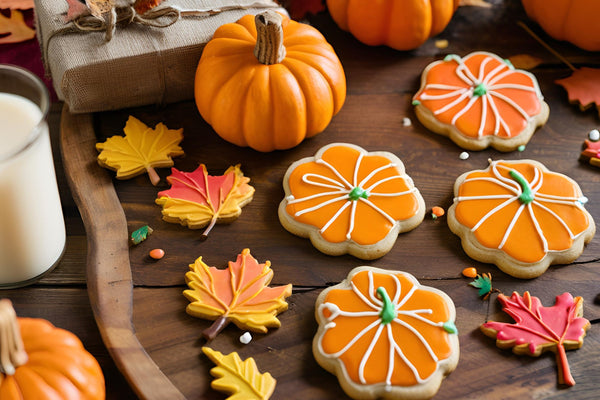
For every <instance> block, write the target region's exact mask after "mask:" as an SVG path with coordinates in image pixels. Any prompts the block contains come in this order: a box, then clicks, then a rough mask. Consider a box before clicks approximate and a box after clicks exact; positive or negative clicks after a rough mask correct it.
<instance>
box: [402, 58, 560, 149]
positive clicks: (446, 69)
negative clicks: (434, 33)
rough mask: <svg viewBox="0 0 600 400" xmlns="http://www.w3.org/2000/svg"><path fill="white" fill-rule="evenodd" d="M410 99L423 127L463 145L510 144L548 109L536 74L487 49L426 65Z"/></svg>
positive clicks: (521, 140)
mask: <svg viewBox="0 0 600 400" xmlns="http://www.w3.org/2000/svg"><path fill="white" fill-rule="evenodd" d="M413 104H414V105H415V112H416V114H417V117H418V118H419V121H421V123H422V124H423V125H425V127H426V128H428V129H430V130H431V131H433V132H436V133H439V134H441V135H444V136H449V137H450V139H452V140H453V141H454V142H455V143H456V144H458V145H459V146H460V147H462V148H465V149H468V150H482V149H484V148H486V147H488V146H492V147H494V148H495V149H497V150H500V151H511V150H515V149H516V148H517V147H519V146H521V145H525V144H527V142H529V139H531V136H532V135H533V133H534V131H535V130H536V128H537V127H538V126H541V125H543V124H544V123H545V122H546V120H547V119H548V114H549V108H548V105H547V104H546V103H545V102H544V100H543V96H542V93H541V92H540V89H539V86H538V83H537V80H536V78H535V76H533V75H532V74H530V73H529V72H527V71H522V70H518V69H514V67H513V66H512V65H511V64H510V63H509V62H507V61H506V60H503V59H501V58H500V57H498V56H497V55H495V54H491V53H486V52H475V53H471V54H469V55H468V56H466V57H464V58H461V57H459V56H456V55H449V56H447V57H446V58H445V59H444V60H442V61H436V62H434V63H432V64H430V65H429V66H427V68H426V69H425V71H423V75H422V77H421V88H420V89H419V91H418V92H417V94H416V95H415V96H414V98H413Z"/></svg>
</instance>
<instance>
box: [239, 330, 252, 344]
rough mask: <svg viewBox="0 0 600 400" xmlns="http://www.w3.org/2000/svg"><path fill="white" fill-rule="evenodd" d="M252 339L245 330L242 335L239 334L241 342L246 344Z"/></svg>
mask: <svg viewBox="0 0 600 400" xmlns="http://www.w3.org/2000/svg"><path fill="white" fill-rule="evenodd" d="M251 340H252V335H251V334H250V332H245V333H244V334H243V335H242V336H240V342H241V343H243V344H248V343H250V341H251Z"/></svg>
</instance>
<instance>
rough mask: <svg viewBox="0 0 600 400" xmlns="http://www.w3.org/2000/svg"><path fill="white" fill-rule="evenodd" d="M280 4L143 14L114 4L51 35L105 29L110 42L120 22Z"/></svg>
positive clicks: (153, 22) (154, 22) (159, 21)
mask: <svg viewBox="0 0 600 400" xmlns="http://www.w3.org/2000/svg"><path fill="white" fill-rule="evenodd" d="M277 7H280V6H279V5H278V4H274V3H273V2H272V1H268V2H266V1H256V2H254V3H252V4H248V5H233V6H223V7H218V8H211V9H199V10H182V9H180V8H179V7H177V6H160V7H155V8H152V9H150V10H148V11H146V12H145V13H143V14H138V13H137V12H136V10H135V8H134V7H133V6H127V7H113V8H112V9H111V10H110V11H109V12H107V13H105V14H103V17H104V18H103V19H102V18H98V17H96V16H94V15H91V14H86V15H81V16H79V17H77V18H75V19H74V20H73V21H71V24H70V25H68V26H65V27H64V28H62V29H59V30H57V31H55V32H53V33H52V35H51V37H52V36H54V35H61V34H65V33H74V32H105V35H104V40H105V41H107V42H109V41H110V40H111V39H112V38H113V36H114V34H115V31H116V27H117V25H129V24H138V25H143V26H151V27H155V28H166V27H168V26H171V25H173V24H174V23H175V22H177V21H179V19H180V18H181V17H199V18H203V17H209V16H211V15H215V14H219V13H222V12H224V11H231V10H245V9H248V8H277ZM49 40H50V38H49V39H48V41H49Z"/></svg>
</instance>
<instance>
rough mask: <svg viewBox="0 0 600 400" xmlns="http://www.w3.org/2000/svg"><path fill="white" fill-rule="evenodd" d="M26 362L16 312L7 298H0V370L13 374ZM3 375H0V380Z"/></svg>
mask: <svg viewBox="0 0 600 400" xmlns="http://www.w3.org/2000/svg"><path fill="white" fill-rule="evenodd" d="M26 362H27V353H25V346H24V345H23V339H22V338H21V329H20V327H19V323H18V321H17V314H16V313H15V309H14V308H13V306H12V303H11V301H10V300H8V299H2V300H0V372H2V373H3V374H6V375H13V374H14V373H15V370H16V369H17V368H18V367H20V366H21V365H23V364H25V363H26ZM1 378H3V376H0V380H1Z"/></svg>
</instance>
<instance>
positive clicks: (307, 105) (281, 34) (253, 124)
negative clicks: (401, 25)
mask: <svg viewBox="0 0 600 400" xmlns="http://www.w3.org/2000/svg"><path fill="white" fill-rule="evenodd" d="M195 98H196V105H197V107H198V111H200V114H201V115H202V117H203V118H204V120H205V121H206V122H208V123H209V124H210V125H211V126H212V127H213V129H214V130H215V131H216V132H217V134H219V136H221V137H222V138H223V139H225V140H227V141H228V142H231V143H233V144H236V145H238V146H244V147H245V146H249V147H251V148H253V149H255V150H258V151H263V152H267V151H273V150H284V149H289V148H292V147H294V146H296V145H298V144H299V143H300V142H301V141H302V140H304V139H305V138H307V137H311V136H314V135H316V134H317V133H319V132H322V131H323V130H324V129H325V128H326V127H327V125H329V122H330V121H331V118H332V117H333V116H334V115H335V114H337V112H338V111H339V110H340V108H341V107H342V105H343V103H344V100H345V98H346V78H345V76H344V70H343V68H342V65H341V63H340V61H339V59H338V57H337V55H336V54H335V52H334V50H333V48H332V47H331V46H330V45H329V44H328V43H327V41H326V40H325V38H324V37H323V35H321V33H319V31H317V30H316V29H315V28H313V27H311V26H309V25H306V24H301V23H298V22H295V21H292V20H290V19H289V18H287V17H285V16H283V15H281V14H278V13H277V12H275V11H272V10H269V11H266V12H263V13H261V14H258V15H257V16H256V17H254V16H252V15H246V16H244V17H242V18H241V19H240V20H239V21H237V22H236V23H231V24H225V25H223V26H221V27H220V28H219V29H217V31H216V32H215V35H214V37H213V39H212V40H211V41H210V42H209V43H208V44H207V45H206V48H205V49H204V51H203V53H202V57H201V58H200V61H199V63H198V69H197V70H196V80H195Z"/></svg>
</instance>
